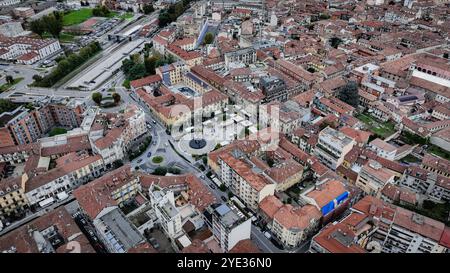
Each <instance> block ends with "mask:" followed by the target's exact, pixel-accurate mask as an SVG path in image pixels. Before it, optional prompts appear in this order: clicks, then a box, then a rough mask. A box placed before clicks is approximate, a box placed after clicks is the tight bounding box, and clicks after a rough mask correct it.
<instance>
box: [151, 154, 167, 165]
mask: <svg viewBox="0 0 450 273" xmlns="http://www.w3.org/2000/svg"><path fill="white" fill-rule="evenodd" d="M163 160H164V157H162V156H159V155H157V156H154V157H153V158H152V162H153V163H155V164H159V163H161V162H163Z"/></svg>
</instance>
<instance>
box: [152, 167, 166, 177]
mask: <svg viewBox="0 0 450 273" xmlns="http://www.w3.org/2000/svg"><path fill="white" fill-rule="evenodd" d="M153 174H154V175H161V176H164V175H166V174H167V168H166V167H158V168H156V169H155V171H154V172H153Z"/></svg>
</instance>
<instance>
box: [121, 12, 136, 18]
mask: <svg viewBox="0 0 450 273" xmlns="http://www.w3.org/2000/svg"><path fill="white" fill-rule="evenodd" d="M119 18H120V19H131V18H133V13H132V12H126V13H124V14H122V15H120V16H119Z"/></svg>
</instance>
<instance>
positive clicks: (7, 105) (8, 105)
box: [0, 99, 18, 114]
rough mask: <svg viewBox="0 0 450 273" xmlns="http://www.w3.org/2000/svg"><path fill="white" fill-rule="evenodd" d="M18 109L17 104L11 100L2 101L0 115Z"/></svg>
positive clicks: (0, 102)
mask: <svg viewBox="0 0 450 273" xmlns="http://www.w3.org/2000/svg"><path fill="white" fill-rule="evenodd" d="M17 107H18V105H17V104H15V103H13V102H11V101H9V100H5V99H0V114H1V113H3V112H10V111H12V110H14V109H16V108H17Z"/></svg>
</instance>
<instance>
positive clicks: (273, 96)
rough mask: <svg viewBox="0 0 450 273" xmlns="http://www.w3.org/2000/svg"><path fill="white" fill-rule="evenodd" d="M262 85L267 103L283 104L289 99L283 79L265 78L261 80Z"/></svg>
mask: <svg viewBox="0 0 450 273" xmlns="http://www.w3.org/2000/svg"><path fill="white" fill-rule="evenodd" d="M260 85H261V90H262V92H263V94H264V95H265V96H266V97H265V100H266V101H267V102H270V101H274V100H276V101H280V102H283V101H286V100H287V99H288V92H287V87H286V84H285V82H284V81H283V80H282V79H280V78H278V77H275V76H270V77H263V78H261V79H260Z"/></svg>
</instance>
